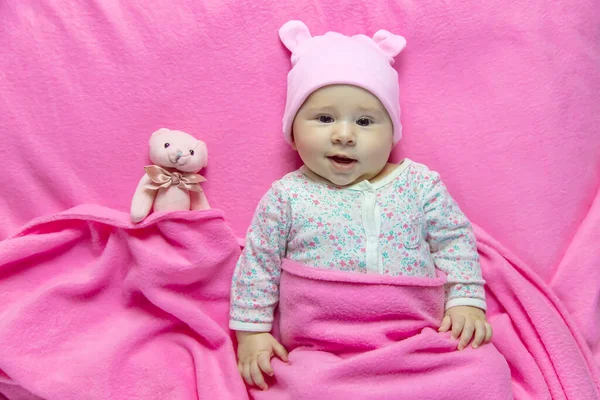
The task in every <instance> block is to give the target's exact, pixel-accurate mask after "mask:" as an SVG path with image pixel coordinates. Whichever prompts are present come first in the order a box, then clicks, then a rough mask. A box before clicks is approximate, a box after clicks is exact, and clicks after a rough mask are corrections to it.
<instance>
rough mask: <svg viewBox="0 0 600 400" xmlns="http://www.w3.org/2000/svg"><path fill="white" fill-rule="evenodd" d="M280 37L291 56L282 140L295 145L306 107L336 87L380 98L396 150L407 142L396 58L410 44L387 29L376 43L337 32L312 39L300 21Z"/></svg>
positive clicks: (289, 24) (283, 29)
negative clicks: (402, 140)
mask: <svg viewBox="0 0 600 400" xmlns="http://www.w3.org/2000/svg"><path fill="white" fill-rule="evenodd" d="M279 37H280V38H281V41H282V42H283V43H284V45H285V46H286V47H287V48H288V49H289V50H290V51H291V52H292V56H291V62H292V69H291V71H290V72H289V74H288V80H287V97H286V106H285V113H284V114H283V136H284V138H285V140H286V141H287V142H288V143H290V144H291V143H292V124H293V123H294V118H295V117H296V113H297V112H298V110H299V109H300V107H302V104H303V103H304V101H305V100H306V99H307V98H308V96H310V94H311V93H312V92H314V91H315V90H317V89H319V88H321V87H324V86H327V85H335V84H346V85H353V86H358V87H361V88H363V89H366V90H368V91H369V92H371V93H372V94H373V95H375V96H376V97H377V98H378V99H379V101H381V104H383V106H384V107H385V109H386V110H387V112H388V114H389V116H390V119H391V121H392V124H393V126H394V144H396V143H398V141H399V140H400V138H401V137H402V125H401V123H400V103H399V101H400V95H399V88H398V73H397V72H396V70H395V69H394V68H392V64H393V63H394V57H396V56H397V55H398V53H400V52H401V51H402V50H403V49H404V47H406V39H405V38H404V37H402V36H400V35H395V34H393V33H390V32H388V31H386V30H384V29H382V30H379V31H377V32H375V34H374V35H373V38H369V37H367V36H365V35H354V36H352V37H348V36H345V35H343V34H341V33H338V32H327V33H325V34H324V35H318V36H312V35H311V33H310V30H309V28H308V27H307V26H306V25H305V24H304V23H303V22H301V21H288V22H286V23H285V24H284V25H283V26H282V27H281V28H280V29H279Z"/></svg>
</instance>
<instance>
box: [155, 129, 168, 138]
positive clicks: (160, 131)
mask: <svg viewBox="0 0 600 400" xmlns="http://www.w3.org/2000/svg"><path fill="white" fill-rule="evenodd" d="M167 132H171V130H170V129H167V128H160V129H159V130H157V131H154V132H153V133H152V135H151V136H150V137H154V136H156V135H159V134H161V133H167Z"/></svg>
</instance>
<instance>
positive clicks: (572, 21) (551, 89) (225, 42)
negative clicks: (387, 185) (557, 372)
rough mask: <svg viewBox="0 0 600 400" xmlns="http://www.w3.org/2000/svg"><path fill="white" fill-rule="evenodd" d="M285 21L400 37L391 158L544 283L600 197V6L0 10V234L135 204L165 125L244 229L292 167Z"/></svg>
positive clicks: (45, 5) (186, 2)
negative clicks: (426, 171) (186, 139)
mask: <svg viewBox="0 0 600 400" xmlns="http://www.w3.org/2000/svg"><path fill="white" fill-rule="evenodd" d="M292 19H296V20H301V21H303V22H304V23H305V24H306V25H307V26H309V27H310V29H311V31H312V32H315V34H321V33H324V32H327V31H334V32H343V33H344V34H346V35H354V34H365V35H367V36H369V37H372V36H373V35H374V34H375V32H377V31H378V30H379V29H386V30H388V31H389V32H394V33H398V34H401V35H403V36H404V37H406V39H407V43H408V45H407V47H406V49H405V50H404V51H403V52H402V53H401V54H400V55H399V56H398V57H396V63H395V64H394V66H393V67H394V68H395V69H396V70H397V71H398V75H399V82H400V88H401V98H400V106H401V108H402V125H403V137H402V140H401V142H400V144H399V145H398V146H396V148H395V153H394V159H396V160H397V159H398V158H400V157H402V156H404V155H406V156H408V157H410V158H411V159H413V160H415V161H417V162H422V163H424V164H426V165H428V166H429V167H430V168H432V169H434V170H436V171H439V172H440V173H441V176H442V179H443V180H444V182H445V183H446V184H447V185H448V187H449V189H450V192H451V193H452V195H453V197H455V198H456V200H457V201H458V203H459V204H460V205H461V208H462V209H463V211H465V213H466V214H467V216H468V217H469V218H470V219H471V220H472V221H473V222H475V223H477V224H478V225H480V226H482V227H483V228H484V229H485V230H486V231H487V232H489V233H490V235H492V236H493V237H494V238H495V239H496V240H497V241H498V242H500V243H502V245H503V246H505V247H506V248H507V249H509V250H510V251H511V252H513V253H514V254H516V255H517V256H518V257H519V258H520V259H522V260H523V261H524V262H526V263H527V264H528V265H530V266H531V267H532V268H533V269H534V271H535V272H536V273H537V274H539V275H540V277H541V278H542V279H543V280H544V281H546V282H548V281H549V280H550V279H552V276H553V271H554V269H555V268H556V267H557V266H558V265H559V264H560V263H561V260H562V258H563V256H564V255H565V251H566V250H567V248H568V247H569V244H570V242H571V241H572V240H573V238H574V235H575V234H576V232H578V229H579V226H580V224H581V223H582V221H583V218H584V217H585V215H586V214H587V212H588V210H589V208H590V206H591V204H592V201H593V199H594V196H595V195H596V192H597V190H598V187H599V185H600V135H598V128H597V127H598V126H600V112H598V103H597V95H598V93H599V92H600V74H598V72H597V71H598V70H600V46H598V40H599V39H598V38H599V37H600V3H599V2H597V1H589V0H581V1H577V2H576V3H573V2H572V1H566V0H558V1H553V0H552V1H551V0H542V1H537V2H522V1H499V0H492V1H485V2H481V1H477V0H466V1H462V2H460V4H456V3H447V2H414V1H404V0H394V1H388V2H376V3H368V2H364V1H363V0H349V1H344V2H327V1H316V2H315V1H298V2H286V3H285V5H282V4H281V3H280V2H279V1H275V0H264V1H260V2H256V1H251V0H240V1H234V2H231V1H223V2H221V1H198V0H177V1H176V2H173V1H170V0H153V1H152V6H151V7H148V6H147V4H146V3H143V4H142V3H140V2H136V1H113V2H85V1H70V0H55V1H48V0H42V1H35V2H28V1H17V0H7V1H3V2H2V3H1V5H0V21H1V22H2V23H0V116H2V117H1V118H0V137H1V138H2V145H1V146H0V159H2V165H3V171H5V173H4V175H3V176H5V179H1V180H0V217H1V221H2V223H1V224H0V238H6V237H8V236H9V235H10V234H11V233H14V232H16V231H18V230H19V229H20V226H22V225H23V224H25V223H26V222H27V221H29V220H31V219H32V218H35V217H38V216H41V215H46V214H53V213H56V212H60V211H63V210H65V209H67V208H70V207H73V206H75V205H78V204H82V203H92V204H100V205H104V206H107V207H110V208H114V209H118V210H123V211H127V210H129V205H130V202H131V196H132V195H133V192H134V190H135V187H136V185H137V182H138V181H139V179H140V176H141V175H142V174H143V173H144V171H143V167H144V166H145V165H147V164H148V158H147V153H148V151H147V139H148V135H149V134H150V133H151V132H154V131H155V130H156V129H158V128H160V127H163V126H168V127H171V128H173V129H181V130H183V131H186V132H189V133H190V134H193V135H195V136H197V137H198V138H199V139H202V140H204V141H205V142H206V144H207V146H208V152H209V153H210V155H211V159H210V161H209V165H208V167H207V168H206V169H205V170H204V171H203V172H202V174H203V175H204V176H206V178H207V179H208V181H207V182H206V183H205V184H203V186H202V187H203V189H204V190H205V192H206V195H207V197H208V200H209V202H210V204H211V206H212V207H214V208H218V209H222V210H225V212H226V215H227V219H228V221H229V223H230V224H231V225H232V227H233V229H234V231H235V233H236V235H237V236H238V237H242V236H244V234H245V231H246V229H247V227H248V225H249V223H250V220H251V217H252V214H253V212H254V209H255V207H256V204H258V201H259V199H260V197H261V196H262V195H263V194H264V193H265V192H266V191H267V189H268V188H269V186H270V184H271V183H272V182H273V181H275V180H277V179H279V178H281V177H282V176H283V175H284V174H285V173H287V172H289V171H291V170H292V169H293V168H295V167H297V166H298V165H299V160H298V158H297V156H296V154H295V153H294V151H293V150H292V149H290V148H289V145H288V144H287V143H286V142H285V141H284V140H282V134H281V118H282V115H283V112H284V109H285V98H286V88H285V86H286V76H287V74H288V72H289V70H290V53H289V51H288V50H287V49H286V48H285V47H284V46H283V44H282V43H281V41H280V39H279V37H278V30H279V28H280V27H281V26H282V25H283V24H284V23H285V22H286V21H289V20H292ZM9 194H10V196H8V195H9Z"/></svg>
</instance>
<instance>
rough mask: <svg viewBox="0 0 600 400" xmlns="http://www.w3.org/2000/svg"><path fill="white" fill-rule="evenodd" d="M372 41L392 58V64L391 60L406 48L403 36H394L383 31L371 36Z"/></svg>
mask: <svg viewBox="0 0 600 400" xmlns="http://www.w3.org/2000/svg"><path fill="white" fill-rule="evenodd" d="M373 41H374V42H375V43H376V44H377V47H379V49H380V50H381V51H383V52H384V53H385V54H386V55H388V56H390V57H391V58H392V64H393V58H394V57H396V56H397V55H398V54H400V52H401V51H402V50H404V48H405V47H406V39H405V38H404V37H403V36H400V35H395V34H393V33H391V32H388V31H386V30H385V29H381V30H379V31H377V32H376V33H375V34H374V35H373Z"/></svg>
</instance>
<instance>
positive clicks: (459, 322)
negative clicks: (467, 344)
mask: <svg viewBox="0 0 600 400" xmlns="http://www.w3.org/2000/svg"><path fill="white" fill-rule="evenodd" d="M464 326H465V318H464V317H463V316H460V315H458V316H456V317H454V318H452V335H451V336H452V339H458V337H459V336H460V333H461V332H462V330H463V327H464Z"/></svg>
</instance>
